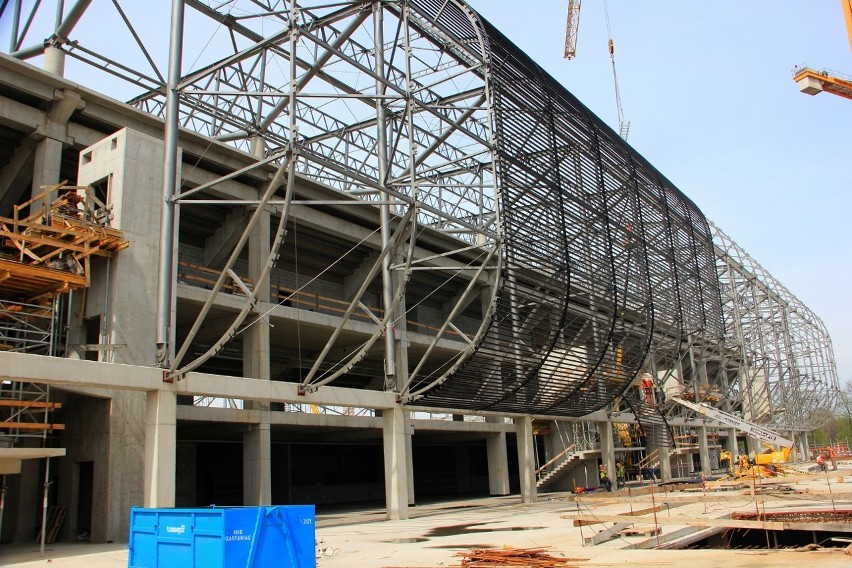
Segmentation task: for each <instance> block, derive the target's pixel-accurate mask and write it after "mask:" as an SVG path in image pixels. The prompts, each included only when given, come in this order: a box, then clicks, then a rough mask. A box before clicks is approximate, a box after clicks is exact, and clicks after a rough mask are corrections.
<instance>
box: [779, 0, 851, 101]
mask: <svg viewBox="0 0 852 568" xmlns="http://www.w3.org/2000/svg"><path fill="white" fill-rule="evenodd" d="M840 4H841V6H842V8H843V19H844V20H846V33H847V34H849V47H850V48H852V0H840ZM793 80H794V81H795V82H796V84H797V85H799V90H800V91H802V92H803V93H805V94H807V95H816V94H817V93H821V92H823V91H825V92H827V93H831V94H833V95H837V96H839V97H843V98H846V99H852V77H844V76H841V75H840V74H839V73H834V72H830V71H827V70H825V69H823V70H816V69H811V68H810V67H800V68H797V69H795V70H794V71H793Z"/></svg>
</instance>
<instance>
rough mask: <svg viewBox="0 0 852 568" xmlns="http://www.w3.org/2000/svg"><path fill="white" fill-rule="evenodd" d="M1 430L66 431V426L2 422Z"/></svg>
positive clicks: (0, 423)
mask: <svg viewBox="0 0 852 568" xmlns="http://www.w3.org/2000/svg"><path fill="white" fill-rule="evenodd" d="M0 428H11V429H20V430H65V424H44V423H40V422H0Z"/></svg>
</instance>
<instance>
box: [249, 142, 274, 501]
mask: <svg viewBox="0 0 852 568" xmlns="http://www.w3.org/2000/svg"><path fill="white" fill-rule="evenodd" d="M265 153H266V147H265V144H264V141H263V138H260V137H255V138H253V139H252V154H253V155H254V156H255V157H257V158H263V157H264V155H265ZM271 220H272V215H271V214H270V212H269V211H262V212H261V213H260V219H259V221H258V223H257V224H256V225H255V226H254V229H253V230H252V232H251V235H249V241H248V245H247V248H248V275H247V276H248V278H249V280H250V281H251V282H250V284H249V285H250V286H251V287H252V288H253V289H254V291H255V295H256V297H257V300H258V308H257V311H256V313H255V314H254V317H255V318H256V319H255V320H254V322H253V323H252V324H251V325H250V326H249V327H248V328H247V329H246V331H245V332H244V333H243V375H244V376H246V377H251V378H254V379H262V380H266V381H268V380H269V379H270V378H271V371H270V353H271V348H270V345H269V325H267V323H266V320H264V319H263V318H262V317H261V316H262V315H263V313H264V312H265V311H267V310H268V309H269V305H270V304H269V302H270V300H271V298H272V294H271V291H270V286H269V279H268V278H263V279H261V275H262V274H263V269H264V267H265V266H266V260H267V258H268V256H269V251H270V247H271V242H270V240H271V238H272V229H271V225H270V223H271ZM245 407H246V408H247V409H253V410H259V411H260V412H259V420H258V421H257V422H255V423H254V424H251V425H250V426H249V429H248V431H247V432H245V433H244V434H243V504H244V505H271V504H272V439H271V436H270V426H269V405H268V404H267V403H257V402H253V401H246V403H245Z"/></svg>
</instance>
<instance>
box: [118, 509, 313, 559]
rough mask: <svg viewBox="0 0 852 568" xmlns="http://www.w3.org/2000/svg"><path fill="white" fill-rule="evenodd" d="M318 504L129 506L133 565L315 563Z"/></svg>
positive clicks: (130, 551) (129, 555)
mask: <svg viewBox="0 0 852 568" xmlns="http://www.w3.org/2000/svg"><path fill="white" fill-rule="evenodd" d="M314 520H315V513H314V506H313V505H292V506H280V507H211V508H207V509H145V508H141V507H134V508H132V509H131V510H130V543H129V545H128V550H129V554H128V558H127V566H128V567H129V568H188V567H196V568H219V567H221V568H233V567H240V568H242V567H245V568H262V567H265V566H276V567H281V568H315V567H316V555H315V527H314Z"/></svg>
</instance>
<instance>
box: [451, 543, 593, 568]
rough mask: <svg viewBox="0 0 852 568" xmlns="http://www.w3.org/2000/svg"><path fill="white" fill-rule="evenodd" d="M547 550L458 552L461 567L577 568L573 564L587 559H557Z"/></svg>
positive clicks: (523, 549)
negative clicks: (520, 567)
mask: <svg viewBox="0 0 852 568" xmlns="http://www.w3.org/2000/svg"><path fill="white" fill-rule="evenodd" d="M547 550H548V549H547V548H510V547H503V548H502V549H499V550H473V551H470V552H459V553H458V556H462V562H461V566H462V567H467V566H475V567H477V568H491V567H492V566H495V567H496V566H524V567H530V568H557V567H561V568H577V565H576V564H573V563H574V562H584V561H586V560H588V558H559V557H557V556H551V555H550V554H547V553H546V551H547Z"/></svg>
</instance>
